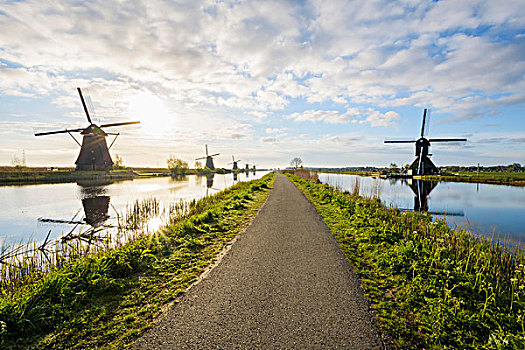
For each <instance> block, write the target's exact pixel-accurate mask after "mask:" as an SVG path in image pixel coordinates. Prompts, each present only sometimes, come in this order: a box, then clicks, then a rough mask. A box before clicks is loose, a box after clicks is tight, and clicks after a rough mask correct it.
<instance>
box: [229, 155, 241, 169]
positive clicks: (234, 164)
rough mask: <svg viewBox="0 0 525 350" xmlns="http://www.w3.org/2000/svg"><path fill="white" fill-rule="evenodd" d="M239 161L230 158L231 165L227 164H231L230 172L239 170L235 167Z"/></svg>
mask: <svg viewBox="0 0 525 350" xmlns="http://www.w3.org/2000/svg"><path fill="white" fill-rule="evenodd" d="M240 161H241V160H240V159H237V160H235V157H234V156H232V163H228V164H233V166H232V171H237V170H239V167H238V166H237V163H239V162H240Z"/></svg>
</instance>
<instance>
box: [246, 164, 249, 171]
mask: <svg viewBox="0 0 525 350" xmlns="http://www.w3.org/2000/svg"><path fill="white" fill-rule="evenodd" d="M249 171H250V164H248V163H246V172H249Z"/></svg>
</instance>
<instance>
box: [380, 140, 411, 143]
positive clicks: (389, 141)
mask: <svg viewBox="0 0 525 350" xmlns="http://www.w3.org/2000/svg"><path fill="white" fill-rule="evenodd" d="M414 142H416V140H398V141H396V140H385V143H414Z"/></svg>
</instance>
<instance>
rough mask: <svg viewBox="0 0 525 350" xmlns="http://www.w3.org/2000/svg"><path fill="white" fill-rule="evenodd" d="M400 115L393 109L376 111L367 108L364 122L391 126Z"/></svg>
mask: <svg viewBox="0 0 525 350" xmlns="http://www.w3.org/2000/svg"><path fill="white" fill-rule="evenodd" d="M400 118H401V117H400V116H399V114H397V113H396V112H394V111H388V112H386V113H384V114H383V113H380V112H378V111H374V110H369V111H368V116H367V117H366V119H365V120H366V122H368V123H370V125H372V126H385V127H387V126H392V125H395V124H396V121H397V120H399V119H400Z"/></svg>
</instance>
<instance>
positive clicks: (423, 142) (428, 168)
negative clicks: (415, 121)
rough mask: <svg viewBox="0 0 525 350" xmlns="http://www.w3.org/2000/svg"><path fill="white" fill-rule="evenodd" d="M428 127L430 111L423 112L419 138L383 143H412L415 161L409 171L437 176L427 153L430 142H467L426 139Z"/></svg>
mask: <svg viewBox="0 0 525 350" xmlns="http://www.w3.org/2000/svg"><path fill="white" fill-rule="evenodd" d="M429 126H430V110H429V109H426V108H425V110H424V112H423V122H422V123H421V137H420V138H419V139H417V140H385V141H384V142H385V143H414V144H415V146H416V159H415V160H414V161H413V162H412V164H411V165H410V169H411V171H412V172H413V173H415V175H432V174H439V169H438V168H437V167H436V166H435V165H434V163H432V161H431V160H430V158H429V157H430V156H431V154H430V153H429V149H430V143H431V142H459V141H467V139H464V138H454V139H443V138H439V139H427V138H426V134H427V133H428V129H429Z"/></svg>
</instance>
